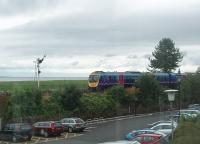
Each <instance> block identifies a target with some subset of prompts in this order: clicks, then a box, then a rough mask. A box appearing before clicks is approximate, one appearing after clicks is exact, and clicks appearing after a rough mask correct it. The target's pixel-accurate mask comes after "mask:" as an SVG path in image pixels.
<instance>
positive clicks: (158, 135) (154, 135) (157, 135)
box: [139, 134, 161, 137]
mask: <svg viewBox="0 0 200 144" xmlns="http://www.w3.org/2000/svg"><path fill="white" fill-rule="evenodd" d="M139 136H153V137H161V135H160V134H141V135H139Z"/></svg>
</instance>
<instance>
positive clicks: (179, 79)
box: [178, 69, 181, 117]
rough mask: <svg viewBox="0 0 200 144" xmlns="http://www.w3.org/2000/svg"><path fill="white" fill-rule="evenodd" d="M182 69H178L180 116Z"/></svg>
mask: <svg viewBox="0 0 200 144" xmlns="http://www.w3.org/2000/svg"><path fill="white" fill-rule="evenodd" d="M180 87H181V71H180V69H179V70H178V99H179V101H178V103H179V104H178V109H179V117H180V114H181V113H180V112H181V88H180Z"/></svg>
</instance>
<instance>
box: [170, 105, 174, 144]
mask: <svg viewBox="0 0 200 144" xmlns="http://www.w3.org/2000/svg"><path fill="white" fill-rule="evenodd" d="M172 105H173V103H172V101H171V102H170V107H171V121H172V122H171V123H172V141H173V137H174V122H173V115H172V114H173V112H172V109H173V107H172Z"/></svg>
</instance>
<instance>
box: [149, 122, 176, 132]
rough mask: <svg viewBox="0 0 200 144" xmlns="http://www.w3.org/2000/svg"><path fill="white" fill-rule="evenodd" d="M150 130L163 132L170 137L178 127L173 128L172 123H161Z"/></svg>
mask: <svg viewBox="0 0 200 144" xmlns="http://www.w3.org/2000/svg"><path fill="white" fill-rule="evenodd" d="M150 129H153V130H156V131H159V132H162V133H164V134H166V135H169V134H171V133H172V130H175V129H176V125H173V126H172V123H159V124H157V125H155V126H153V127H151V128H150Z"/></svg>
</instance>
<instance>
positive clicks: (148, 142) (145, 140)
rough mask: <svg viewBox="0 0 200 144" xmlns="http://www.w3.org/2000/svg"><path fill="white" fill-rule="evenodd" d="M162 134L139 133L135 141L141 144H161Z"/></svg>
mask: <svg viewBox="0 0 200 144" xmlns="http://www.w3.org/2000/svg"><path fill="white" fill-rule="evenodd" d="M161 137H162V136H161V135H158V134H141V135H138V136H137V137H136V138H135V139H133V141H138V142H140V143H141V144H161V143H160V140H161Z"/></svg>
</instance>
